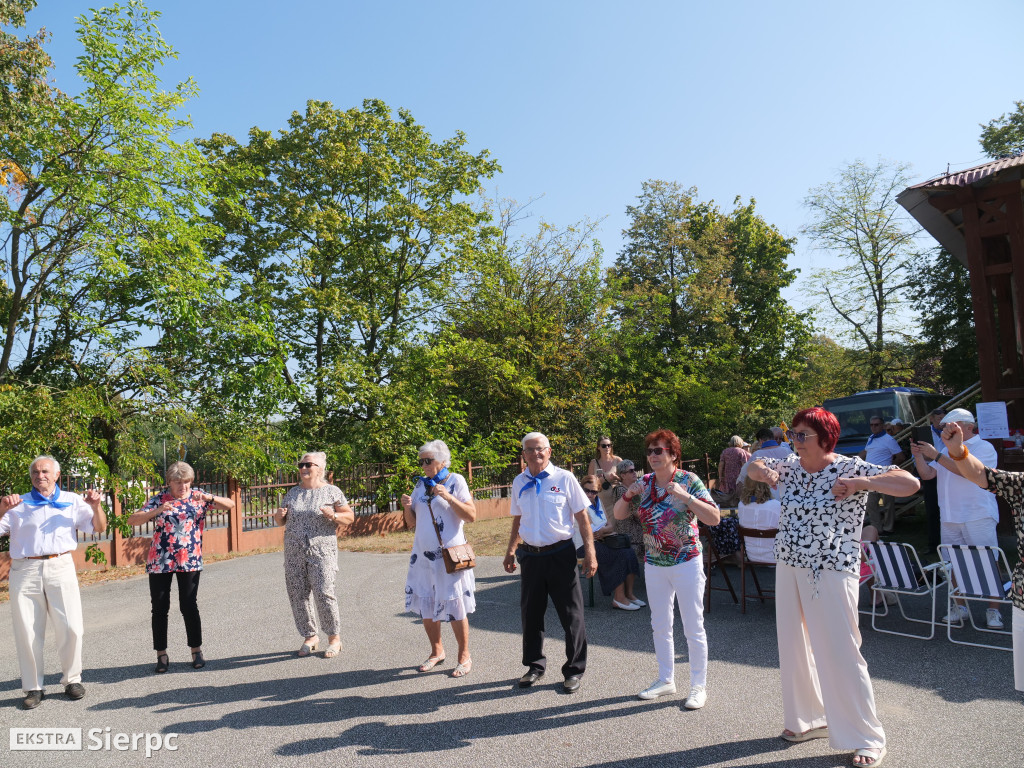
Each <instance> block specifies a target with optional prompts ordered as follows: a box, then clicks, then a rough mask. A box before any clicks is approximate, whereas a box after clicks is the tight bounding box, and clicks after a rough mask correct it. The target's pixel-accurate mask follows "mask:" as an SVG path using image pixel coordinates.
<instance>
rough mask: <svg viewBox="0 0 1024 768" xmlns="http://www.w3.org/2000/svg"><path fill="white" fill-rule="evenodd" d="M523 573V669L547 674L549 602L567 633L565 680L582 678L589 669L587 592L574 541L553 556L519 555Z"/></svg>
mask: <svg viewBox="0 0 1024 768" xmlns="http://www.w3.org/2000/svg"><path fill="white" fill-rule="evenodd" d="M516 558H517V559H518V560H519V565H520V566H521V567H522V569H523V579H522V582H521V592H520V594H519V609H520V612H521V614H522V619H523V665H524V666H526V667H530V668H531V669H536V670H539V671H541V672H543V671H544V670H545V669H546V667H547V659H545V658H544V614H545V612H546V611H547V609H548V598H549V597H550V598H551V602H552V603H553V604H554V606H555V610H556V611H557V612H558V618H559V620H560V621H561V622H562V629H563V630H565V659H566V660H565V664H563V665H562V675H563V677H571V676H573V675H582V674H583V672H584V670H585V669H586V668H587V632H586V629H585V627H584V626H583V591H582V590H581V589H580V577H579V573H578V572H577V570H576V548H575V547H574V546H573V545H572V541H571V540H570V541H567V542H566V546H564V547H563V548H562V549H559V550H555V551H553V552H545V553H543V554H531V553H529V552H526V551H525V550H522V549H520V550H519V552H517V553H516Z"/></svg>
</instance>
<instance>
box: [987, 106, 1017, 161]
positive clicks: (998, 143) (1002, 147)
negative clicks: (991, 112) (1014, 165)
mask: <svg viewBox="0 0 1024 768" xmlns="http://www.w3.org/2000/svg"><path fill="white" fill-rule="evenodd" d="M1014 106H1015V107H1016V109H1014V111H1013V112H1010V113H1008V114H1003V115H1000V116H999V117H997V118H996V119H995V120H990V121H989V122H988V123H983V124H982V126H981V138H980V139H979V141H980V143H981V148H982V149H983V150H985V154H986V155H988V156H989V157H1009V156H1013V155H1019V154H1021V153H1022V152H1024V101H1017V102H1014Z"/></svg>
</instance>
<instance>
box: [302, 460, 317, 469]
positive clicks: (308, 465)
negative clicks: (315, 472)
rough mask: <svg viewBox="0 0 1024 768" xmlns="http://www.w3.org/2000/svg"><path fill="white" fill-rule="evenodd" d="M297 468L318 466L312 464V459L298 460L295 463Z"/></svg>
mask: <svg viewBox="0 0 1024 768" xmlns="http://www.w3.org/2000/svg"><path fill="white" fill-rule="evenodd" d="M297 466H298V467H299V469H312V468H313V467H316V466H319V465H317V464H314V463H313V462H312V461H300V462H299V463H298V465H297Z"/></svg>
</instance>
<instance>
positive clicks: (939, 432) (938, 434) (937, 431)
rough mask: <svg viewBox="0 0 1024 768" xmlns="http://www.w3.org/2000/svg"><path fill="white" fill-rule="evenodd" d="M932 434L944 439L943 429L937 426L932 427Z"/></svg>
mask: <svg viewBox="0 0 1024 768" xmlns="http://www.w3.org/2000/svg"><path fill="white" fill-rule="evenodd" d="M932 434H933V435H935V436H936V437H937V438H939V439H942V430H941V429H936V428H935V427H932Z"/></svg>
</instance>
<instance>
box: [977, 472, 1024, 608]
mask: <svg viewBox="0 0 1024 768" xmlns="http://www.w3.org/2000/svg"><path fill="white" fill-rule="evenodd" d="M985 478H986V479H987V480H988V489H989V490H990V491H992V493H994V494H995V495H996V496H999V497H1001V498H1003V499H1006V503H1007V504H1009V505H1010V509H1011V510H1013V527H1014V529H1015V530H1016V532H1017V552H1018V553H1019V554H1020V558H1019V559H1018V560H1017V564H1016V565H1015V566H1014V567H1013V590H1012V593H1011V597H1012V598H1013V607H1014V608H1019V609H1020V610H1022V611H1024V472H1004V471H1003V470H1001V469H992V468H991V467H985Z"/></svg>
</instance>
